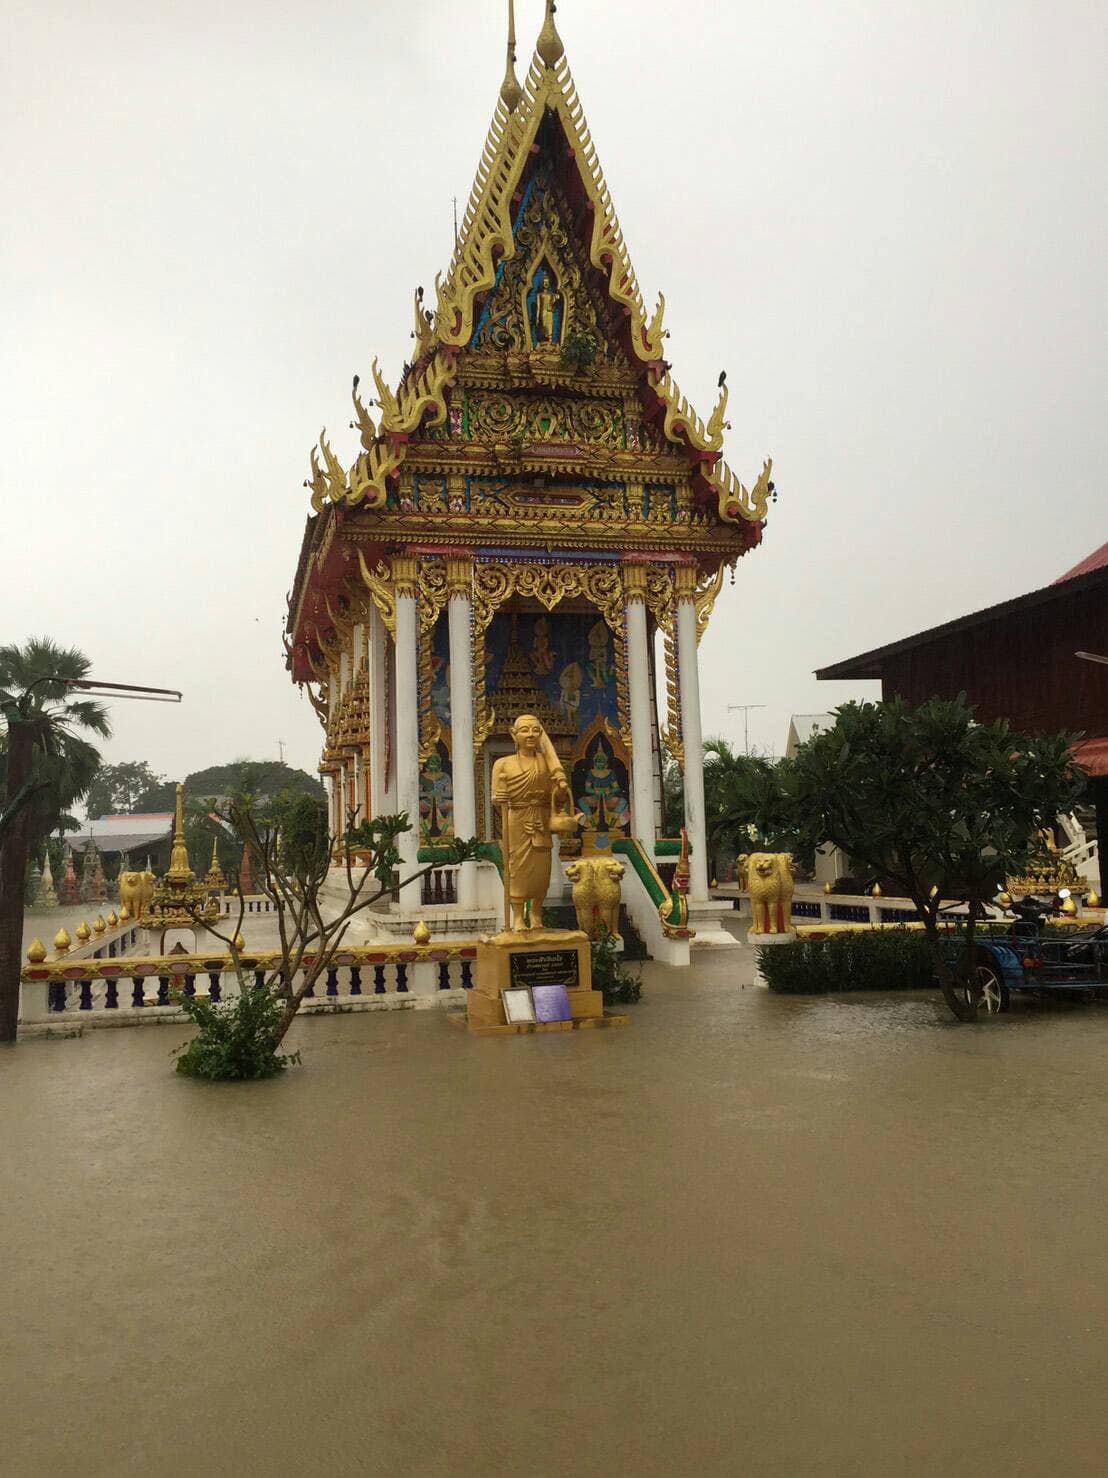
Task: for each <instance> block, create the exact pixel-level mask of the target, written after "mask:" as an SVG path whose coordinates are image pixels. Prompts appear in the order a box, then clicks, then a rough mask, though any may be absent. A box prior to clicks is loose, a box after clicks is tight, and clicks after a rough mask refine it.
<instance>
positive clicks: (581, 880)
mask: <svg viewBox="0 0 1108 1478" xmlns="http://www.w3.org/2000/svg"><path fill="white" fill-rule="evenodd" d="M624 870H625V869H624V866H623V863H622V862H617V861H616V859H615V858H614V857H583V858H581V859H580V860H579V861H576V862H567V863H566V877H567V878H568V879H569V881H570V882H571V883H572V884H573V907H574V908H575V909H576V911H577V927H578V928H579V929H582V930H583V931H584V932H585V933H586V934H587V935H588V936H589V938H590V939H596V938H597V937H598V936H599V934H600V928H601V925H603V926H604V928H605V929H606V930H607V931H608V933H609V934H612V935H614V936H615V938H616V939H619V938H620V937H621V936H620V932H619V900H620V879H621V878H622V877H623V874H624Z"/></svg>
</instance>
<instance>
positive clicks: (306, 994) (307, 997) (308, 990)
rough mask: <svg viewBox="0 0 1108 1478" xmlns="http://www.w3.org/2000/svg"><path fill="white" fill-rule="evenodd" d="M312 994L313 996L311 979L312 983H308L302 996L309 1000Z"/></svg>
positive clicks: (313, 988)
mask: <svg viewBox="0 0 1108 1478" xmlns="http://www.w3.org/2000/svg"><path fill="white" fill-rule="evenodd" d="M314 996H315V981H314V980H313V981H312V983H311V985H309V986H308V989H307V990H306V991H305V992H304V998H305V1000H311V999H312V998H313V997H314Z"/></svg>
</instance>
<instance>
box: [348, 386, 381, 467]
mask: <svg viewBox="0 0 1108 1478" xmlns="http://www.w3.org/2000/svg"><path fill="white" fill-rule="evenodd" d="M360 383H361V376H359V375H355V376H354V389H353V391H352V396H353V400H354V414H355V415H356V416H357V418H358V419H357V420H356V421H351V422H350V429H351V431H357V432H358V439H359V440H360V441H361V443H362V450H363V451H366V452H371V451H372V450H373V443H374V441H375V440H376V438H377V428H376V427H375V426H374V424H373V417H372V416H371V415H370V414H369V412H368V411H367V410H366V408H365V406H364V405H363V404H362V399H361V396H360V395H359V394H358V385H359V384H360Z"/></svg>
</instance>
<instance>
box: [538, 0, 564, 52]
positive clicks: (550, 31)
mask: <svg viewBox="0 0 1108 1478" xmlns="http://www.w3.org/2000/svg"><path fill="white" fill-rule="evenodd" d="M557 8H558V7H557V6H556V5H555V4H554V0H546V19H545V20H544V21H543V23H542V30H541V31H540V32H539V39H538V42H537V43H536V46H535V50H536V51H537V52H538V54H539V56H541V57H542V59H543V61H544V62H545V63H546V65H547V66H548V67H556V66H557V65H558V63H559V62H560V61H561V59H562V57H563V56H564V55H565V50H566V49H565V47H564V46H563V45H562V38H561V37H560V36H559V35H558V27H557V26H556V25H555V24H554V12H555V11H556V10H557Z"/></svg>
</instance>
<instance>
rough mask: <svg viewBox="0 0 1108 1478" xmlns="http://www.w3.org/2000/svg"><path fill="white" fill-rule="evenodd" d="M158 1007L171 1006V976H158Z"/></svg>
mask: <svg viewBox="0 0 1108 1478" xmlns="http://www.w3.org/2000/svg"><path fill="white" fill-rule="evenodd" d="M158 1005H159V1006H168V1005H169V976H168V975H159V976H158Z"/></svg>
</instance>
